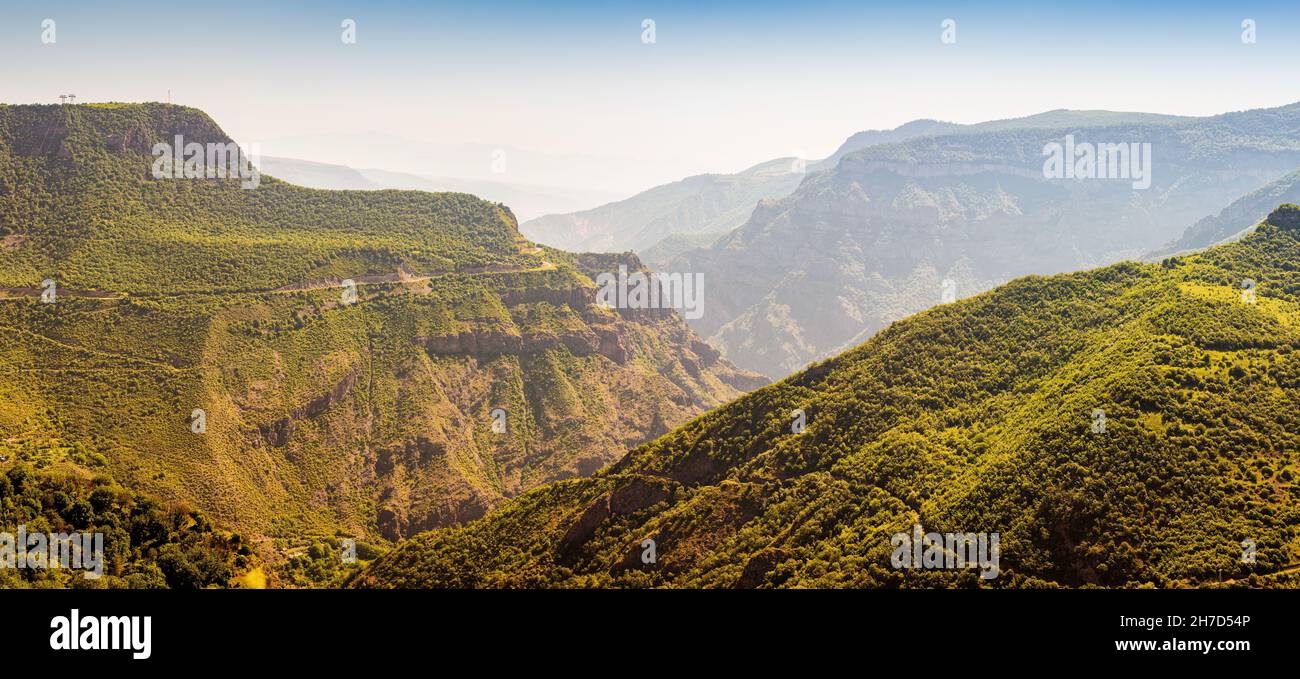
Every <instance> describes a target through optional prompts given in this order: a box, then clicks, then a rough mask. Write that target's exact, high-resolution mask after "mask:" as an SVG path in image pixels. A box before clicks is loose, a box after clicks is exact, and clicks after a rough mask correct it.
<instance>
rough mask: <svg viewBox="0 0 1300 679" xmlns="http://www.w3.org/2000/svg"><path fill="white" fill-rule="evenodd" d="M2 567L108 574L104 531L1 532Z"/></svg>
mask: <svg viewBox="0 0 1300 679" xmlns="http://www.w3.org/2000/svg"><path fill="white" fill-rule="evenodd" d="M0 568H34V569H56V568H67V569H75V570H82V571H84V573H82V576H83V577H85V578H87V579H90V580H93V579H95V578H98V577H99V576H101V575H103V574H104V534H103V533H28V532H27V526H25V525H20V526H18V532H17V534H14V533H8V532H0Z"/></svg>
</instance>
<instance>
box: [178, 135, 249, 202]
mask: <svg viewBox="0 0 1300 679" xmlns="http://www.w3.org/2000/svg"><path fill="white" fill-rule="evenodd" d="M153 155H154V156H155V158H154V161H153V178H154V179H243V180H244V181H242V182H240V183H239V186H240V187H241V188H245V189H255V188H257V187H258V186H259V185H261V183H262V173H261V171H259V170H258V169H257V158H258V149H257V145H256V144H250V145H249V151H248V152H247V153H245V152H244V149H242V148H241V147H240V146H239V144H236V143H235V142H233V141H232V142H227V143H224V144H223V143H220V142H208V143H206V144H200V143H199V142H189V143H186V142H185V137H184V135H180V134H178V135H176V137H175V143H174V144H168V143H167V142H165V141H164V142H158V143H157V144H154V145H153Z"/></svg>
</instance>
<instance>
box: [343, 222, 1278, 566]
mask: <svg viewBox="0 0 1300 679" xmlns="http://www.w3.org/2000/svg"><path fill="white" fill-rule="evenodd" d="M1246 279H1250V280H1252V281H1254V283H1255V293H1256V296H1255V299H1254V301H1253V303H1252V302H1251V301H1250V300H1249V299H1248V298H1246V297H1243V295H1242V288H1241V286H1242V282H1243V281H1244V280H1246ZM1297 349H1300V207H1296V206H1294V205H1288V206H1284V207H1282V208H1279V209H1278V210H1276V211H1275V212H1274V213H1273V214H1272V215H1271V216H1270V217H1269V219H1268V220H1267V221H1266V223H1264V224H1262V225H1261V226H1259V227H1258V229H1257V230H1256V232H1255V233H1253V234H1252V235H1250V236H1249V237H1247V238H1245V239H1244V240H1242V241H1240V242H1237V243H1232V244H1228V245H1224V246H1220V247H1218V248H1214V249H1211V250H1209V251H1206V252H1204V253H1201V254H1197V255H1191V256H1187V257H1182V258H1176V259H1171V260H1166V261H1165V262H1163V263H1161V264H1151V265H1143V264H1136V263H1129V262H1126V263H1121V264H1116V265H1113V266H1110V267H1107V268H1103V269H1097V270H1093V271H1088V272H1083V273H1077V274H1067V275H1058V276H1052V277H1039V276H1031V277H1028V278H1021V279H1018V280H1016V281H1013V282H1011V283H1009V284H1006V285H1004V286H1002V287H999V288H997V289H995V290H993V291H990V292H988V293H985V294H981V295H978V296H976V297H973V298H970V299H966V300H963V301H960V302H958V303H955V304H949V305H944V306H941V307H937V308H935V309H932V310H930V311H927V312H924V313H921V314H919V315H916V316H913V317H911V318H909V319H906V320H904V321H900V322H897V323H894V324H893V325H891V326H890V327H889V328H887V329H886V330H884V331H882V332H881V333H879V334H878V335H877V336H875V337H873V338H872V339H870V340H869V341H867V342H866V343H865V344H863V345H861V346H860V347H858V348H856V349H854V350H852V351H849V352H847V353H845V354H842V355H840V356H838V357H836V358H833V359H830V360H828V361H825V362H822V363H820V364H817V365H815V366H813V367H811V368H810V369H808V370H806V371H804V372H801V373H798V374H796V375H794V376H792V377H790V378H788V379H786V380H784V381H782V382H780V383H778V384H775V385H772V386H769V387H767V388H764V389H761V390H758V391H756V392H753V393H751V394H749V395H747V396H745V397H742V398H740V399H739V400H737V401H735V402H734V403H731V404H729V405H727V406H725V407H722V408H719V409H717V410H714V411H712V412H709V413H707V414H705V415H703V416H701V417H698V418H696V419H695V420H692V421H691V422H690V423H688V424H686V425H685V426H682V427H680V428H678V429H677V430H675V431H673V432H671V433H669V434H668V435H666V436H663V437H661V438H659V439H657V440H655V441H654V442H652V443H649V444H647V445H644V446H641V447H638V448H635V449H633V450H632V451H631V452H630V453H629V454H628V455H627V456H626V457H625V458H623V459H622V460H620V461H619V462H618V463H616V464H615V465H613V466H612V467H610V468H609V469H607V470H604V471H603V472H602V473H600V474H598V475H597V476H596V477H595V478H587V479H579V480H569V481H563V482H560V483H556V484H551V485H548V486H544V487H542V488H539V489H537V490H534V491H532V492H530V493H527V494H525V495H524V496H522V497H520V498H516V499H515V500H513V501H511V502H509V503H507V504H506V505H505V506H503V507H502V508H500V509H499V510H497V511H496V512H494V513H493V514H491V515H489V516H488V517H487V518H485V519H484V520H481V521H478V522H475V523H473V524H470V525H468V526H466V527H462V528H458V529H454V530H440V531H434V532H430V533H427V534H424V535H421V536H419V537H417V538H415V539H414V540H411V541H409V542H408V543H407V544H406V545H404V546H402V547H401V548H399V549H397V550H394V551H393V552H392V553H390V554H389V555H387V556H386V557H383V558H381V559H380V560H378V561H377V562H375V563H374V564H373V565H372V566H371V567H370V568H369V569H367V570H366V571H365V572H363V573H362V574H361V576H360V577H358V578H357V579H356V580H355V581H354V584H357V585H361V586H399V587H405V586H454V587H462V586H475V587H498V586H566V587H568V586H608V585H613V586H670V587H676V586H706V587H803V586H819V587H821V586H828V587H897V586H936V585H945V586H953V585H958V586H978V585H980V584H981V583H983V584H984V586H994V587H1023V586H1056V585H1060V586H1085V585H1104V586H1132V585H1156V586H1206V585H1214V584H1217V583H1219V582H1220V581H1222V582H1224V583H1231V584H1234V585H1246V584H1255V585H1266V586H1286V585H1288V584H1290V585H1294V582H1295V580H1294V576H1293V575H1289V574H1288V573H1290V571H1291V570H1293V565H1294V564H1295V563H1296V562H1297V561H1300V534H1298V533H1297V530H1298V528H1300V504H1298V503H1297V492H1300V491H1298V489H1297V486H1296V480H1297V479H1296V477H1297V475H1300V408H1297V407H1296V404H1297V402H1298V397H1300V352H1298V351H1297ZM795 409H802V410H804V411H805V412H806V415H807V422H808V426H807V430H806V431H805V432H803V433H801V434H795V433H792V429H791V421H792V416H791V413H792V411H793V410H795ZM1099 409H1100V410H1102V411H1104V414H1105V418H1106V419H1105V421H1106V427H1105V430H1104V432H1094V431H1093V427H1092V424H1093V422H1094V421H1095V420H1094V415H1093V413H1094V411H1096V410H1099ZM917 523H919V524H921V525H923V526H924V527H925V529H926V530H927V531H937V532H976V533H979V532H987V533H993V532H996V533H999V534H1000V538H1001V574H1000V575H999V577H998V578H996V579H993V580H991V581H981V580H980V579H979V578H978V575H977V572H976V571H974V570H958V571H945V570H899V569H895V568H893V567H891V564H890V555H891V552H892V551H893V547H892V545H891V543H890V537H891V535H893V534H894V533H896V532H906V531H909V530H910V528H911V526H913V524H917ZM647 538H649V539H653V540H654V541H655V543H656V548H657V559H656V561H655V562H654V563H650V564H647V563H643V560H642V558H641V555H642V552H643V548H642V546H641V543H642V541H643V540H645V539H647ZM1245 540H1251V541H1253V542H1254V543H1255V545H1256V549H1257V554H1256V558H1255V561H1254V563H1250V562H1249V561H1247V560H1243V559H1242V554H1243V548H1242V542H1243V541H1245Z"/></svg>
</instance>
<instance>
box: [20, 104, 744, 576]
mask: <svg viewBox="0 0 1300 679" xmlns="http://www.w3.org/2000/svg"><path fill="white" fill-rule="evenodd" d="M178 136H180V137H182V138H183V143H184V144H186V145H188V144H191V143H197V144H200V145H202V146H207V147H209V148H210V147H211V145H226V144H229V143H230V140H229V138H228V137H227V136H226V135H225V134H224V133H223V132H222V131H221V129H220V128H219V127H218V126H217V125H216V124H215V123H214V122H213V121H212V120H211V119H210V118H209V117H208V116H206V115H205V114H203V113H202V112H200V111H197V110H194V109H190V108H185V107H180V106H171V105H162V104H138V105H137V104H95V105H77V106H53V105H51V106H0V238H3V243H2V245H0V326H2V327H3V328H4V331H3V333H0V470H3V469H5V468H13V467H15V466H17V465H28V466H32V467H34V468H36V469H50V470H54V469H74V470H88V471H89V472H93V473H95V474H100V475H103V476H105V477H108V478H111V479H113V480H115V481H116V482H119V483H121V484H122V485H124V486H126V487H128V488H130V489H132V490H133V491H134V492H140V493H145V494H148V495H150V496H153V497H156V498H158V499H160V500H162V501H166V502H174V503H184V504H186V505H188V506H192V507H195V508H197V509H201V510H203V511H204V512H206V513H207V515H208V516H210V517H212V519H213V520H214V521H217V522H219V523H221V524H222V525H224V526H227V527H230V528H235V529H238V530H240V531H242V532H243V534H244V535H245V536H246V537H247V538H248V539H249V540H250V541H251V542H252V543H253V544H254V547H255V548H256V549H258V550H260V551H261V552H262V553H264V554H267V555H269V556H270V557H271V558H275V554H276V553H277V551H276V550H277V549H284V548H288V547H292V546H295V545H302V544H303V543H304V541H308V540H310V539H312V537H313V536H334V535H352V536H357V537H361V538H366V539H372V540H379V539H380V538H387V539H398V538H402V537H407V536H410V535H412V534H414V533H417V532H419V531H422V530H426V529H429V528H433V527H437V526H447V525H454V524H457V523H460V522H463V521H467V520H470V519H473V518H476V517H478V516H481V515H483V514H484V513H486V512H487V511H488V510H490V509H492V508H493V507H495V506H497V505H499V504H500V503H502V502H503V501H504V500H505V499H506V498H509V497H511V496H514V495H516V494H518V493H520V492H523V491H525V490H527V489H529V488H532V487H534V486H536V485H539V484H542V483H546V482H549V481H554V480H558V479H563V478H568V477H572V476H577V475H582V474H587V473H590V472H592V471H595V470H596V469H598V468H600V467H603V466H605V465H606V464H608V463H610V462H612V461H613V460H615V459H617V458H618V457H619V456H621V455H622V454H623V452H624V451H625V449H626V448H627V447H629V446H634V445H637V444H639V443H641V442H644V441H646V440H649V439H651V438H653V437H656V436H658V435H660V434H662V433H664V432H666V431H668V430H669V429H670V428H671V427H673V426H676V425H678V424H680V423H682V422H684V421H686V420H687V419H689V418H690V417H693V416H696V415H698V414H700V413H701V412H703V411H705V410H706V409H708V408H711V407H714V406H717V405H720V404H721V403H724V402H726V401H729V400H731V399H733V398H735V397H736V396H738V395H740V394H741V393H742V392H744V391H745V390H748V389H752V388H754V387H756V386H759V385H761V384H763V383H764V382H765V381H764V380H762V379H761V378H760V377H759V376H757V375H755V374H752V373H749V372H747V371H744V370H739V369H736V368H735V367H734V366H732V365H731V364H730V363H728V362H727V361H726V360H725V359H722V358H721V357H720V356H719V355H718V352H716V351H715V350H713V349H712V348H710V347H709V346H708V345H707V344H705V343H704V342H702V341H701V340H700V338H699V337H698V336H696V335H695V334H694V333H693V332H692V331H691V330H689V329H688V328H687V327H686V326H685V324H684V323H683V322H682V321H681V320H680V318H679V317H678V316H676V315H673V314H668V313H658V312H650V311H644V310H614V309H609V308H605V307H601V306H599V305H597V304H596V303H595V284H594V283H593V277H594V276H596V275H597V274H598V273H600V272H603V271H608V270H612V269H617V267H618V266H619V265H620V264H621V265H626V266H628V267H629V268H631V269H633V270H636V269H640V268H641V264H640V262H639V261H638V260H637V259H636V258H635V257H634V256H631V255H624V256H606V255H572V254H569V253H566V252H562V251H559V250H553V249H549V248H542V247H538V246H536V245H534V244H533V243H530V242H528V241H527V240H526V239H524V238H523V237H522V236H521V235H520V233H519V231H518V228H517V223H516V220H515V218H514V215H513V214H512V213H511V211H510V210H509V209H508V208H506V207H505V206H503V205H500V204H496V203H491V202H487V201H484V200H480V199H478V198H475V197H473V196H470V195H466V194H453V193H441V194H430V193H423V192H418V191H397V190H383V191H325V190H313V189H307V188H302V187H299V186H295V185H292V184H289V183H286V182H283V181H279V180H277V179H274V178H272V177H270V176H263V177H260V184H259V185H257V186H256V188H253V189H244V188H241V180H240V179H238V178H216V177H208V178H202V177H201V178H195V179H179V178H178V179H167V178H162V179H160V178H157V177H156V176H155V175H154V174H153V173H152V169H156V167H157V158H156V157H155V153H154V149H155V145H156V144H172V143H173V141H174V140H176V139H177V137H178ZM209 152H210V151H209Z"/></svg>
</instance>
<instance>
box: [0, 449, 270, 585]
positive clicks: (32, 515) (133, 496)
mask: <svg viewBox="0 0 1300 679" xmlns="http://www.w3.org/2000/svg"><path fill="white" fill-rule="evenodd" d="M19 526H22V527H24V528H25V530H26V533H27V535H32V534H34V533H44V534H49V533H56V534H57V533H65V534H71V533H74V532H76V533H92V534H93V533H102V534H103V547H104V552H103V573H102V575H101V576H100V577H98V578H93V579H92V578H86V577H84V575H83V571H81V570H69V569H67V568H0V588H6V587H79V588H105V587H106V588H121V587H130V588H180V589H195V588H203V587H227V586H232V585H234V584H235V583H234V582H233V579H234V578H235V576H236V575H238V574H240V573H243V572H245V571H246V570H249V569H251V568H253V567H254V566H255V565H256V564H257V561H258V560H257V558H256V556H254V554H253V553H252V551H251V550H250V549H249V546H248V545H247V544H245V543H244V541H243V540H242V538H241V537H240V536H239V535H238V534H233V533H229V532H225V531H221V530H218V529H217V528H215V527H214V526H213V525H212V522H211V521H209V520H208V519H207V518H205V517H204V516H203V514H201V513H199V512H197V511H194V510H191V509H186V508H184V507H182V506H176V505H164V504H160V503H159V502H157V501H155V500H153V499H150V498H148V497H145V496H141V495H139V494H137V493H133V492H131V491H130V490H127V489H125V488H122V487H121V486H118V485H116V484H114V483H113V482H112V481H111V480H110V479H108V478H106V477H104V476H95V477H91V476H89V475H86V474H81V473H77V472H75V471H69V470H66V469H61V470H53V471H40V470H35V469H33V468H31V467H30V466H27V465H17V466H11V467H9V468H8V469H7V470H6V471H4V472H3V473H0V531H3V532H6V533H9V534H10V535H13V534H15V533H16V532H17V531H18V528H19Z"/></svg>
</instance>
